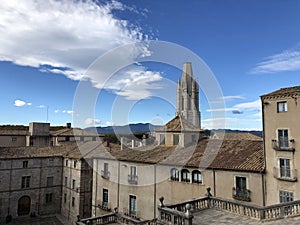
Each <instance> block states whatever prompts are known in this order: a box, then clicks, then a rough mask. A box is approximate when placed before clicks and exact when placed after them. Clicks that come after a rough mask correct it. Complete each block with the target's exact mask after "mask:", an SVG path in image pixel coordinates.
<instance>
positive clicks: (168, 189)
mask: <svg viewBox="0 0 300 225" xmlns="http://www.w3.org/2000/svg"><path fill="white" fill-rule="evenodd" d="M225 138H226V135H225ZM208 143H210V144H212V145H216V143H217V144H218V143H221V146H220V149H219V151H218V154H217V155H215V158H214V159H212V161H211V163H210V165H209V166H208V167H207V168H201V167H200V166H199V165H201V161H202V160H204V157H203V155H204V154H205V151H209V149H207V146H209V145H210V144H208ZM188 151H189V149H188V148H180V149H176V146H157V147H155V148H154V149H152V150H146V151H142V150H132V149H126V150H123V151H116V152H111V153H110V154H108V152H102V157H100V156H101V151H98V152H97V156H98V157H93V171H94V173H93V181H94V182H93V193H92V194H93V196H92V215H93V216H99V215H101V214H103V213H104V212H103V210H106V211H112V210H114V208H118V211H119V212H120V213H123V214H125V215H128V216H131V217H133V218H138V219H154V218H156V216H157V213H158V211H157V205H158V202H157V201H158V199H159V198H160V197H161V196H164V198H165V203H166V204H171V203H173V204H174V203H176V202H182V201H186V200H190V199H194V198H199V197H202V196H205V194H206V193H207V188H208V187H210V188H211V193H212V195H213V196H216V197H220V198H224V199H229V200H233V201H237V202H247V203H249V204H253V205H258V206H262V205H263V204H264V195H263V193H262V189H263V188H264V160H263V142H262V140H226V139H225V140H224V141H223V142H222V141H221V142H220V140H215V139H203V140H202V141H200V142H199V144H198V145H197V147H196V148H195V149H192V151H191V155H189V156H186V155H185V154H188V153H189V152H188ZM237 155H239V158H236V160H235V161H233V162H232V163H228V160H229V159H232V158H233V157H236V156H237Z"/></svg>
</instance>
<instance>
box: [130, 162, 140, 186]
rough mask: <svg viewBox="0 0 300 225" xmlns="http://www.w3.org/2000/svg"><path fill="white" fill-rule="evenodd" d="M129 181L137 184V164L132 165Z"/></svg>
mask: <svg viewBox="0 0 300 225" xmlns="http://www.w3.org/2000/svg"><path fill="white" fill-rule="evenodd" d="M128 182H129V183H130V184H137V182H138V177H137V174H136V167H135V166H130V174H129V175H128Z"/></svg>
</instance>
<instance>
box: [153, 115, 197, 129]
mask: <svg viewBox="0 0 300 225" xmlns="http://www.w3.org/2000/svg"><path fill="white" fill-rule="evenodd" d="M182 131H192V132H199V131H201V129H198V128H197V127H195V126H194V125H193V124H191V123H190V122H189V121H187V120H185V119H184V118H182V117H181V116H175V117H174V118H173V119H172V120H170V121H169V122H168V123H166V124H165V125H164V126H162V127H161V128H159V129H157V130H156V132H182Z"/></svg>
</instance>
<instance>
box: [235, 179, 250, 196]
mask: <svg viewBox="0 0 300 225" xmlns="http://www.w3.org/2000/svg"><path fill="white" fill-rule="evenodd" d="M233 198H235V199H238V200H242V201H250V191H249V190H248V189H247V178H246V177H239V176H236V177H235V187H234V189H233Z"/></svg>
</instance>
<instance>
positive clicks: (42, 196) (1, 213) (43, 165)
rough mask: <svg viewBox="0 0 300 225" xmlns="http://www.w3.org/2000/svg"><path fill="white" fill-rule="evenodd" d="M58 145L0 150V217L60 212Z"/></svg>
mask: <svg viewBox="0 0 300 225" xmlns="http://www.w3.org/2000/svg"><path fill="white" fill-rule="evenodd" d="M62 163H63V159H62V157H61V148H54V147H53V148H41V147H39V148H36V147H30V149H29V148H28V147H19V148H5V149H1V150H0V176H1V178H0V182H1V185H0V221H1V222H3V221H5V220H6V217H7V216H8V215H10V216H11V217H12V218H14V217H17V216H29V215H31V216H34V215H47V214H55V213H60V206H61V184H62V171H63V167H62Z"/></svg>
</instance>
